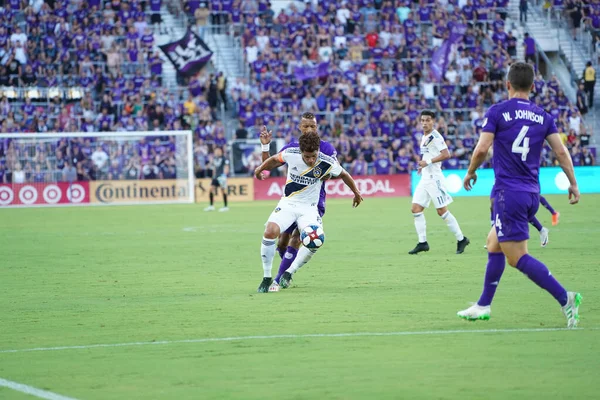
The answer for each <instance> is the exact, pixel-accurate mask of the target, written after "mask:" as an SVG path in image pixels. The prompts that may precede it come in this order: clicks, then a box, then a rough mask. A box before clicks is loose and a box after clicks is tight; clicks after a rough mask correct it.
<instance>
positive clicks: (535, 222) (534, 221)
mask: <svg viewBox="0 0 600 400" xmlns="http://www.w3.org/2000/svg"><path fill="white" fill-rule="evenodd" d="M529 223H530V224H531V225H533V226H535V229H537V230H538V232H539V231H541V230H542V228H543V226H542V223H541V222H540V221H538V219H537V218H536V217H533V219H531V220H530V221H529Z"/></svg>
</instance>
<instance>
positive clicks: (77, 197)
mask: <svg viewBox="0 0 600 400" xmlns="http://www.w3.org/2000/svg"><path fill="white" fill-rule="evenodd" d="M84 198H85V189H84V188H83V186H81V185H80V184H78V183H74V184H72V185H71V186H69V188H68V189H67V199H69V201H70V202H72V203H81V202H82V201H83V199H84Z"/></svg>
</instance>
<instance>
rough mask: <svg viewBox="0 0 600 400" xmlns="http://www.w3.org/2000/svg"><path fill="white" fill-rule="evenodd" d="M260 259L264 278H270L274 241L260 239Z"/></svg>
mask: <svg viewBox="0 0 600 400" xmlns="http://www.w3.org/2000/svg"><path fill="white" fill-rule="evenodd" d="M260 257H261V258H262V263H263V271H264V272H265V274H264V277H265V278H270V277H271V270H272V269H273V258H274V257H275V239H267V238H264V237H263V238H262V244H261V245H260Z"/></svg>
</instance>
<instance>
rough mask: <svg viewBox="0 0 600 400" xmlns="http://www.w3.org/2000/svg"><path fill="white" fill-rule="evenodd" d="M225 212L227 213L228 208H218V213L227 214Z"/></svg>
mask: <svg viewBox="0 0 600 400" xmlns="http://www.w3.org/2000/svg"><path fill="white" fill-rule="evenodd" d="M227 211H229V207H222V208H219V212H227Z"/></svg>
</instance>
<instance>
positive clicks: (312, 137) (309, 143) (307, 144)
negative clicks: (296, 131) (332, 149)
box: [298, 129, 321, 153]
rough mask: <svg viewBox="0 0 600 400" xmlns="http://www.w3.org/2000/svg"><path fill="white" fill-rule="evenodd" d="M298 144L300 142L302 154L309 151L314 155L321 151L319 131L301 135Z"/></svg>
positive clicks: (310, 131)
mask: <svg viewBox="0 0 600 400" xmlns="http://www.w3.org/2000/svg"><path fill="white" fill-rule="evenodd" d="M298 142H300V151H301V152H305V151H308V152H310V153H312V152H313V151H319V148H320V147H321V137H320V136H319V134H318V133H317V131H316V130H313V129H311V130H309V131H307V132H305V133H303V134H302V135H300V138H299V139H298Z"/></svg>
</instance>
